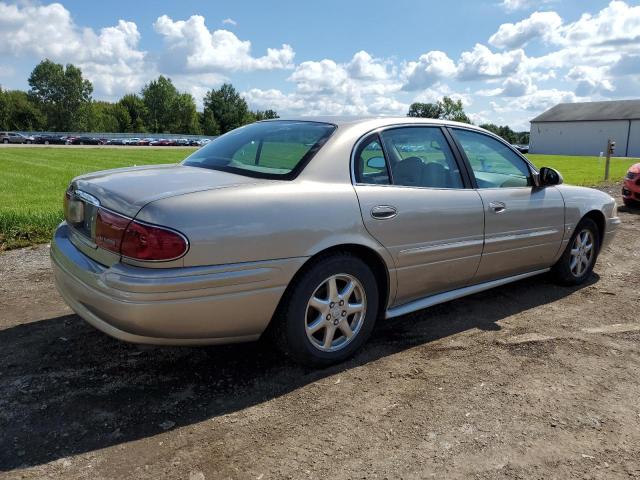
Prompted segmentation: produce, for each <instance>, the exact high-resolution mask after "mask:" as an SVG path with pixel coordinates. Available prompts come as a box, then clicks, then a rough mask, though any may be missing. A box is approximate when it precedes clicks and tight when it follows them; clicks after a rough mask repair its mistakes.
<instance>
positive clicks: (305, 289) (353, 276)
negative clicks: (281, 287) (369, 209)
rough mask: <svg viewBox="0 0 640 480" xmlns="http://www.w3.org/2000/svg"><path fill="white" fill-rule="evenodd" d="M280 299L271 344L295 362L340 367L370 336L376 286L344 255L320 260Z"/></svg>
mask: <svg viewBox="0 0 640 480" xmlns="http://www.w3.org/2000/svg"><path fill="white" fill-rule="evenodd" d="M295 282H296V283H295V284H293V285H292V286H291V288H290V290H289V291H287V293H286V294H285V297H284V298H283V301H282V303H281V306H280V307H279V310H278V313H277V314H276V317H275V318H274V322H275V324H274V329H273V333H274V336H275V341H276V343H277V345H278V346H279V347H280V349H281V350H283V352H284V353H285V354H287V355H289V356H291V357H292V358H293V359H294V360H296V361H297V362H299V363H302V364H304V365H308V366H314V367H324V366H328V365H331V364H334V363H338V362H341V361H343V360H345V359H347V358H348V357H350V356H351V355H353V354H354V353H355V352H356V350H358V349H359V348H360V347H361V346H362V345H363V344H364V342H365V341H366V340H367V339H368V338H369V336H370V335H371V331H372V330H373V327H374V324H375V321H376V317H377V316H378V286H377V284H376V280H375V277H374V275H373V273H372V272H371V269H370V268H369V267H368V266H367V265H366V264H365V263H364V262H363V261H362V260H360V259H359V258H358V257H355V256H353V255H351V254H349V253H341V254H336V255H331V256H329V257H322V258H319V259H318V260H317V261H316V262H314V263H313V264H312V265H310V266H308V267H306V268H305V271H304V273H302V275H301V276H300V278H298V279H297V280H295Z"/></svg>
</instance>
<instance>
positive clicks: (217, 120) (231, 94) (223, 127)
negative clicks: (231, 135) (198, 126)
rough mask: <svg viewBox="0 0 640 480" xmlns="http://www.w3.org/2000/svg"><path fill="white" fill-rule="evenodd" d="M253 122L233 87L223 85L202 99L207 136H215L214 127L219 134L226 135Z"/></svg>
mask: <svg viewBox="0 0 640 480" xmlns="http://www.w3.org/2000/svg"><path fill="white" fill-rule="evenodd" d="M252 121H255V117H254V116H253V114H252V113H251V112H250V111H249V107H248V106H247V102H246V101H245V99H244V98H242V97H241V96H240V94H239V93H238V92H237V90H236V89H235V88H233V85H231V84H228V83H225V84H224V85H222V86H221V87H220V88H219V89H218V90H215V89H212V90H209V91H208V92H207V94H206V95H205V97H204V130H205V133H206V134H207V135H215V133H210V132H213V131H214V129H215V127H216V125H217V127H218V129H219V133H226V132H228V131H229V130H233V129H234V128H238V127H241V126H242V125H246V124H247V123H251V122H252Z"/></svg>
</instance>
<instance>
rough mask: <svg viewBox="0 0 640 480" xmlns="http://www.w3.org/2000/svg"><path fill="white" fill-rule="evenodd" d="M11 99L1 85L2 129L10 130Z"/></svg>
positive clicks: (0, 114) (0, 122) (0, 128)
mask: <svg viewBox="0 0 640 480" xmlns="http://www.w3.org/2000/svg"><path fill="white" fill-rule="evenodd" d="M8 124H9V100H8V99H7V94H6V93H5V91H4V90H3V89H2V87H0V130H9V127H8Z"/></svg>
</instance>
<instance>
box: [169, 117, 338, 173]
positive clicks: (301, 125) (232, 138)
mask: <svg viewBox="0 0 640 480" xmlns="http://www.w3.org/2000/svg"><path fill="white" fill-rule="evenodd" d="M335 129H336V127H335V125H331V124H328V123H319V122H301V121H286V120H276V121H270V122H258V123H252V124H251V125H247V126H244V127H241V128H238V129H236V130H232V131H231V132H229V133H226V134H224V135H222V136H220V137H218V138H216V139H215V140H213V141H211V142H210V143H209V144H208V145H207V146H205V147H202V148H201V149H200V150H198V151H197V152H195V153H193V154H192V155H190V156H189V157H187V158H186V159H185V161H184V162H182V164H183V165H188V166H191V167H202V168H209V169H212V170H223V171H228V172H232V173H239V174H240V175H247V176H251V177H263V178H281V179H290V178H293V177H295V176H296V175H297V174H298V173H300V171H301V170H302V169H303V168H304V167H305V165H306V164H307V162H308V161H309V160H311V158H312V157H313V156H314V155H315V154H316V153H317V151H318V150H320V148H321V147H322V145H324V143H325V142H326V141H327V139H328V138H329V137H330V136H331V134H332V133H333V132H334V131H335Z"/></svg>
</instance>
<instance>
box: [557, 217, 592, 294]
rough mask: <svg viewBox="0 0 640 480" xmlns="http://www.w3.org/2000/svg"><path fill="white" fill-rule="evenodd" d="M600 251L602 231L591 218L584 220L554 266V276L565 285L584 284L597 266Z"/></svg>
mask: <svg viewBox="0 0 640 480" xmlns="http://www.w3.org/2000/svg"><path fill="white" fill-rule="evenodd" d="M599 250H600V231H599V230H598V226H597V225H596V223H595V222H594V221H593V220H591V219H590V218H583V219H582V220H581V221H580V223H578V226H577V227H576V229H575V231H574V232H573V236H572V237H571V240H570V241H569V244H568V245H567V248H566V249H565V251H564V252H563V254H562V256H561V257H560V260H558V262H557V263H556V264H555V265H554V266H553V269H552V271H553V274H554V275H555V277H556V279H557V280H558V281H559V282H560V283H562V284H564V285H580V284H581V283H584V282H585V281H586V280H587V279H588V278H589V276H591V272H592V271H593V267H594V266H595V264H596V259H597V258H598V253H599Z"/></svg>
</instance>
